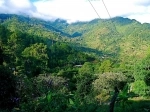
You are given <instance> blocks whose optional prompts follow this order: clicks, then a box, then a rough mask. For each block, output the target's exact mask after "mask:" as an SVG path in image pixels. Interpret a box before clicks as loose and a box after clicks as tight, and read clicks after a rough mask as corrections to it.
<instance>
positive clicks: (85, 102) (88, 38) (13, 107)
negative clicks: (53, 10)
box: [0, 14, 150, 112]
mask: <svg viewBox="0 0 150 112" xmlns="http://www.w3.org/2000/svg"><path fill="white" fill-rule="evenodd" d="M149 36H150V24H148V23H144V24H141V23H139V22H138V21H136V20H130V19H128V18H122V17H115V18H112V19H95V20H92V21H87V22H76V23H72V24H68V23H67V22H66V21H65V20H61V19H57V20H55V21H44V20H40V19H37V18H32V17H27V16H20V15H13V14H0V87H1V88H0V111H2V112H10V111H12V112H62V110H63V111H64V112H98V111H99V112H108V111H109V112H113V110H114V111H115V112H123V111H124V112H132V111H136V112H148V111H150V100H149V99H150V45H149V42H150V37H149Z"/></svg>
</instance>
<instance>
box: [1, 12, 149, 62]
mask: <svg viewBox="0 0 150 112" xmlns="http://www.w3.org/2000/svg"><path fill="white" fill-rule="evenodd" d="M0 23H1V24H2V25H4V26H5V27H7V28H8V29H9V30H12V31H13V30H19V31H22V32H26V33H29V34H31V35H37V36H39V37H44V38H51V39H52V40H55V41H62V42H63V41H64V42H68V43H69V44H70V45H72V46H74V47H76V48H77V49H79V46H80V47H81V49H82V47H83V48H89V49H93V50H97V52H101V51H102V52H104V53H105V54H112V56H113V57H116V56H117V57H119V59H121V60H124V59H122V58H131V60H132V58H133V57H134V56H135V54H136V57H144V56H145V54H146V52H147V50H148V48H149V47H150V46H149V44H148V43H149V42H150V38H149V35H150V33H149V32H150V24H149V23H143V24H141V23H140V22H138V21H136V20H134V19H133V20H131V19H128V18H123V17H115V18H112V19H94V20H91V21H88V22H76V23H71V24H68V23H67V21H66V20H62V19H56V20H55V21H44V20H41V19H37V18H30V17H26V16H20V15H13V14H0ZM16 26H17V27H16ZM86 52H89V51H86ZM95 54H96V53H95ZM98 56H99V53H98Z"/></svg>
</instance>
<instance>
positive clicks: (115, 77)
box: [93, 72, 127, 112]
mask: <svg viewBox="0 0 150 112" xmlns="http://www.w3.org/2000/svg"><path fill="white" fill-rule="evenodd" d="M126 82H127V78H126V77H125V76H124V75H123V74H122V73H112V72H108V73H103V74H100V75H99V76H98V79H96V80H95V81H94V82H93V86H94V90H95V92H96V94H97V96H96V98H97V99H98V100H99V101H100V102H101V103H104V102H106V101H107V100H108V99H109V98H110V96H111V92H113V91H114V95H113V96H112V100H111V102H110V112H113V109H114V104H115V101H116V99H117V97H118V94H119V90H122V89H123V87H124V86H125V84H126Z"/></svg>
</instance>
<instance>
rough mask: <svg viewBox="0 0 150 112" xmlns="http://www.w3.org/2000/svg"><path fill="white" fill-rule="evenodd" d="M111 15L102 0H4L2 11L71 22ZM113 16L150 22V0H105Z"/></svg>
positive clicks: (0, 11) (0, 9) (0, 0)
mask: <svg viewBox="0 0 150 112" xmlns="http://www.w3.org/2000/svg"><path fill="white" fill-rule="evenodd" d="M89 1H90V2H91V3H92V5H93V6H94V8H95V10H96V11H97V13H98V14H99V16H100V17H101V18H109V16H108V13H107V11H106V9H105V7H104V4H103V2H102V0H0V13H6V14H7V13H11V14H26V15H30V16H33V17H38V18H42V19H46V20H54V19H56V18H62V19H66V20H67V21H68V22H75V21H89V20H92V19H94V18H98V15H97V14H96V13H95V11H94V9H93V8H92V6H91V4H90V2H89ZM103 1H104V2H105V5H106V7H107V9H108V11H109V13H110V15H111V17H115V16H122V17H128V18H131V19H136V20H137V21H140V22H141V23H144V22H147V23H150V0H103Z"/></svg>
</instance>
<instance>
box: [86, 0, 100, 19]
mask: <svg viewBox="0 0 150 112" xmlns="http://www.w3.org/2000/svg"><path fill="white" fill-rule="evenodd" d="M88 1H89V3H90V4H91V6H92V8H93V9H94V11H95V13H96V14H97V16H98V17H99V19H101V17H100V15H99V14H98V12H97V11H96V9H95V7H94V6H93V4H92V3H91V2H90V0H88Z"/></svg>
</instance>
